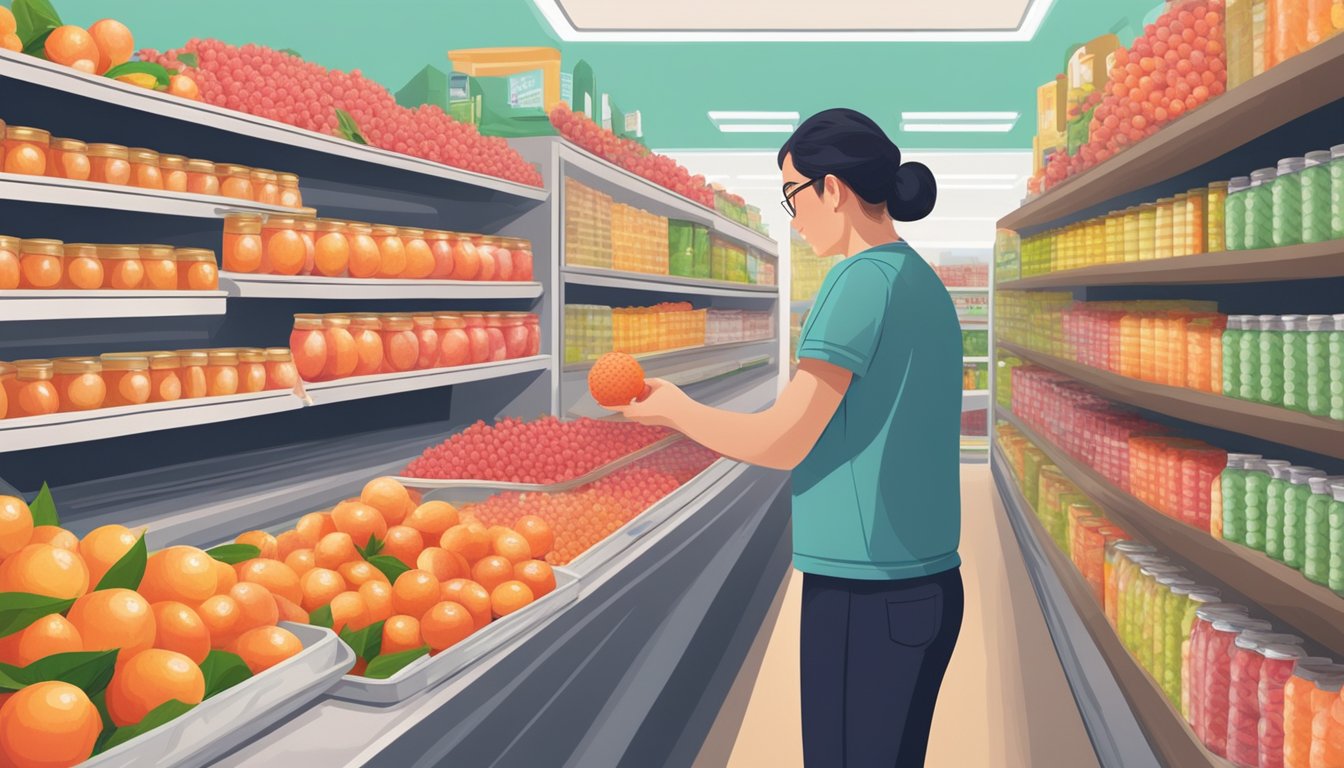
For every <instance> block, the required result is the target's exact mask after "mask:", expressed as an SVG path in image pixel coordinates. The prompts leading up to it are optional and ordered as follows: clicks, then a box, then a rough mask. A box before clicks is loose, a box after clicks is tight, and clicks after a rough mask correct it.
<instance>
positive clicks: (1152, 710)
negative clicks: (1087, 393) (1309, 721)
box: [990, 448, 1231, 768]
mask: <svg viewBox="0 0 1344 768" xmlns="http://www.w3.org/2000/svg"><path fill="white" fill-rule="evenodd" d="M990 465H991V468H992V470H993V475H994V482H995V485H997V486H998V493H997V494H996V498H995V502H996V503H995V507H997V508H998V511H1000V512H1002V514H1004V515H1005V516H1006V517H1007V518H1008V520H1009V522H1010V523H1011V524H1012V527H1013V531H1014V533H1015V534H1016V535H1017V540H1018V544H1019V545H1020V546H1021V549H1022V559H1023V561H1024V562H1025V563H1026V566H1027V573H1028V575H1029V576H1030V578H1031V583H1032V587H1033V589H1034V590H1035V592H1036V599H1037V600H1038V601H1039V602H1040V605H1041V612H1042V613H1043V614H1044V615H1045V623H1046V626H1047V627H1048V628H1049V630H1050V637H1051V639H1052V640H1053V641H1054V646H1055V650H1056V651H1057V652H1058V653H1059V659H1060V662H1061V663H1062V664H1063V666H1064V671H1065V675H1066V677H1067V678H1068V681H1069V687H1070V688H1072V689H1073V694H1074V696H1073V697H1074V700H1075V701H1077V702H1078V709H1079V712H1080V713H1081V714H1082V716H1083V723H1084V725H1085V726H1086V727H1087V732H1088V736H1089V737H1091V739H1092V745H1093V747H1094V748H1095V749H1096V752H1097V758H1098V760H1099V762H1100V763H1101V764H1102V765H1103V766H1105V767H1106V768H1118V767H1120V766H1131V765H1169V766H1181V768H1195V767H1196V766H1204V767H1207V768H1230V765H1231V764H1230V763H1228V762H1227V761H1225V760H1223V759H1222V758H1220V757H1218V756H1216V755H1214V754H1212V753H1210V752H1209V751H1208V750H1206V749H1205V748H1204V746H1203V745H1202V744H1200V743H1199V740H1198V739H1197V738H1196V737H1195V735H1194V733H1192V732H1191V731H1190V729H1189V727H1188V726H1187V725H1186V723H1185V720H1184V718H1183V717H1182V716H1181V715H1180V713H1178V712H1177V711H1176V710H1175V709H1173V708H1172V706H1171V704H1170V703H1169V702H1168V701H1167V698H1166V696H1165V695H1164V694H1163V692H1162V690H1161V689H1160V688H1159V687H1158V686H1157V685H1156V684H1155V683H1153V681H1152V679H1151V678H1149V677H1148V674H1147V673H1146V672H1144V670H1143V668H1142V667H1140V666H1139V665H1138V664H1137V663H1136V662H1135V661H1134V659H1133V658H1132V657H1131V656H1130V655H1129V654H1128V652H1126V651H1125V648H1124V646H1123V645H1122V644H1121V643H1120V638H1119V637H1118V636H1117V635H1116V634H1115V630H1113V629H1112V628H1111V625H1110V623H1109V622H1108V621H1107V620H1106V615H1105V613H1103V611H1102V609H1101V606H1099V605H1098V604H1097V601H1096V598H1095V596H1094V595H1093V594H1092V591H1091V588H1090V587H1089V586H1088V585H1087V583H1086V582H1085V581H1084V580H1083V578H1082V576H1081V575H1079V574H1078V572H1077V571H1076V570H1075V569H1074V567H1073V564H1072V563H1071V562H1069V559H1068V557H1066V556H1065V555H1064V553H1063V552H1060V551H1059V549H1058V548H1057V547H1056V546H1055V544H1054V542H1053V541H1051V540H1050V537H1049V536H1048V535H1047V534H1046V532H1045V530H1044V529H1043V528H1042V527H1041V524H1040V522H1039V521H1037V519H1036V516H1035V515H1034V514H1033V513H1032V511H1031V510H1030V509H1029V508H1028V507H1027V503H1026V499H1024V498H1023V497H1022V494H1021V493H1020V492H1019V491H1018V489H1017V486H1016V484H1015V482H1014V480H1013V479H1012V477H1011V475H1010V474H1009V473H1008V469H1007V468H1008V464H1007V463H1006V462H1005V460H1004V456H1003V453H1002V452H1001V451H1000V450H998V449H997V448H996V449H995V450H994V452H993V458H992V459H991V461H990Z"/></svg>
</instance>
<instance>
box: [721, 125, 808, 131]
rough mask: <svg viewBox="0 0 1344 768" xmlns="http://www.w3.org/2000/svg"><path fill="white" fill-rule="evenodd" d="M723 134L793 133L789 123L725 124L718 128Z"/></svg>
mask: <svg viewBox="0 0 1344 768" xmlns="http://www.w3.org/2000/svg"><path fill="white" fill-rule="evenodd" d="M719 130H720V131H723V132H724V133H793V125H792V124H791V123H725V124H722V125H720V126H719Z"/></svg>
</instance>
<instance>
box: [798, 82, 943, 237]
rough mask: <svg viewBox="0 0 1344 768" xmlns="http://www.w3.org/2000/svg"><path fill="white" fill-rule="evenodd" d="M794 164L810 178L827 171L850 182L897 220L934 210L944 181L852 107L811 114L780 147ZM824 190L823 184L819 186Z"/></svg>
mask: <svg viewBox="0 0 1344 768" xmlns="http://www.w3.org/2000/svg"><path fill="white" fill-rule="evenodd" d="M786 155H793V166H794V167H795V168H797V169H798V172H799V173H801V174H803V175H804V176H806V177H807V178H809V179H820V178H824V177H826V176H827V175H830V176H834V177H836V178H838V179H840V180H841V181H843V182H845V184H847V185H848V186H849V188H850V189H852V190H854V193H855V194H857V195H858V196H859V197H860V198H862V199H863V200H864V201H865V202H867V203H870V204H873V205H876V204H878V203H883V204H885V205H886V207H887V213H889V214H891V218H893V219H895V220H896V221H918V220H920V219H922V218H924V217H925V216H928V215H929V213H930V212H931V211H932V210H933V204H934V202H935V201H936V200H937V199H938V184H937V182H935V181H934V178H933V171H931V170H929V167H928V166H926V165H924V164H923V163H913V162H911V163H902V162H901V150H900V148H899V147H897V146H896V145H895V144H894V143H892V141H891V139H889V138H887V134H886V133H884V132H883V131H882V129H881V128H880V127H878V125H877V123H875V122H873V120H872V119H871V118H869V117H868V116H867V115H865V114H863V113H862V112H856V111H854V110H852V109H843V108H840V109H828V110H825V111H823V112H818V113H817V114H815V115H813V116H811V117H809V118H807V119H806V120H804V121H803V124H802V125H800V126H798V128H797V130H795V131H794V132H793V135H792V136H790V137H789V140H788V141H786V142H784V146H783V147H780V150H779V167H781V168H783V167H784V157H785V156H786ZM816 190H817V194H821V193H822V187H821V185H817V186H816Z"/></svg>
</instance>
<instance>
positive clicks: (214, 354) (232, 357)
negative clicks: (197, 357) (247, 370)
mask: <svg viewBox="0 0 1344 768" xmlns="http://www.w3.org/2000/svg"><path fill="white" fill-rule="evenodd" d="M206 355H207V358H208V359H209V360H210V364H211V365H237V364H238V353H237V352H236V351H234V350H232V349H212V350H210V351H209V352H208V353H206Z"/></svg>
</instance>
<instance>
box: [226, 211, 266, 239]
mask: <svg viewBox="0 0 1344 768" xmlns="http://www.w3.org/2000/svg"><path fill="white" fill-rule="evenodd" d="M261 220H262V219H261V214H258V213H233V214H229V215H228V216H225V217H224V234H226V235H260V234H261Z"/></svg>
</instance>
